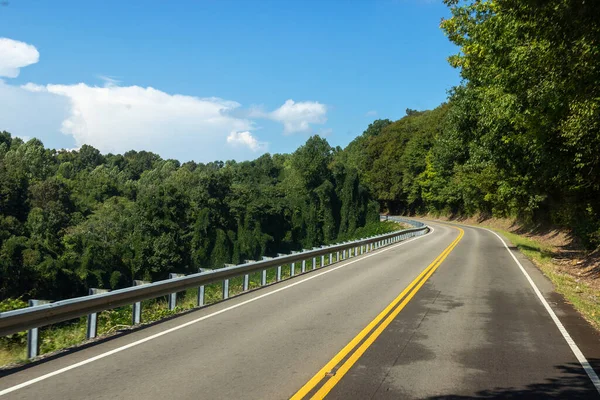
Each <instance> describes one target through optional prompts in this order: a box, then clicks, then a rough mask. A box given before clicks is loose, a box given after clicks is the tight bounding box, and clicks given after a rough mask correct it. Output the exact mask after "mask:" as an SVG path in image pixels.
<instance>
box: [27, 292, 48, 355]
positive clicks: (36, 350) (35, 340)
mask: <svg viewBox="0 0 600 400" xmlns="http://www.w3.org/2000/svg"><path fill="white" fill-rule="evenodd" d="M47 303H50V301H49V300H33V299H32V300H29V307H35V306H39V305H42V304H47ZM39 354H40V330H39V328H32V329H29V330H28V331H27V358H35V357H37V356H38V355H39Z"/></svg>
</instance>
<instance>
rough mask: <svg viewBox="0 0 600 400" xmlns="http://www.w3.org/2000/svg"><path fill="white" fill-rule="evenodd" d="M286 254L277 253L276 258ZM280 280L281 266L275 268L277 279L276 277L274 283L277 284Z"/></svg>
mask: <svg viewBox="0 0 600 400" xmlns="http://www.w3.org/2000/svg"><path fill="white" fill-rule="evenodd" d="M285 255H286V254H283V253H277V257H282V256H285ZM280 280H281V265H278V266H277V277H276V281H277V282H279V281H280Z"/></svg>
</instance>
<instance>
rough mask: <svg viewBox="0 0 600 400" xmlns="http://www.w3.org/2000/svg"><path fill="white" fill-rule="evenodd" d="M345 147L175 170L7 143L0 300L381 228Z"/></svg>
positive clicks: (142, 157)
mask: <svg viewBox="0 0 600 400" xmlns="http://www.w3.org/2000/svg"><path fill="white" fill-rule="evenodd" d="M340 151H341V149H339V148H332V147H331V146H330V145H329V144H328V143H327V141H326V140H324V139H322V138H320V137H318V136H313V137H311V138H310V139H308V141H307V142H306V144H305V145H304V146H301V147H300V148H298V149H297V151H296V152H294V153H293V154H285V155H273V156H271V155H270V154H265V155H263V156H261V157H259V158H258V159H256V160H254V161H248V162H235V161H228V162H213V163H208V164H197V163H195V162H187V163H184V164H180V163H179V162H178V161H176V160H163V159H161V158H160V157H159V156H158V155H156V154H153V153H149V152H145V151H140V152H136V151H129V152H127V153H125V154H123V155H120V154H117V155H115V154H106V155H103V154H101V153H100V152H99V151H98V150H97V149H95V148H93V147H91V146H88V145H84V146H82V147H81V148H80V149H79V150H77V151H66V150H60V151H57V150H51V149H46V148H45V147H44V146H43V144H42V143H41V142H40V141H39V140H37V139H31V140H29V141H27V142H24V141H23V140H21V139H19V138H16V137H12V136H11V135H10V134H9V133H7V132H2V133H1V134H0V210H1V214H0V243H1V246H0V276H2V280H1V283H0V298H1V299H10V298H13V299H14V298H21V299H27V298H50V299H55V300H56V299H62V298H68V297H73V296H77V295H86V294H87V290H88V288H91V287H98V288H119V287H126V286H130V285H131V283H132V280H134V279H144V280H152V281H154V280H158V279H165V278H167V276H168V274H169V273H170V272H176V273H194V272H198V269H199V268H201V267H204V268H219V267H222V266H223V264H224V263H240V262H243V261H244V260H246V259H260V257H261V256H263V255H275V254H277V253H278V252H280V253H284V252H289V251H291V250H300V249H302V248H311V247H312V246H317V245H321V244H326V243H332V242H335V241H338V240H343V239H346V238H348V237H350V236H352V235H358V234H362V235H363V236H367V234H369V233H374V232H370V231H369V229H372V230H377V229H380V228H381V227H379V226H378V225H377V222H378V221H379V214H378V211H379V210H378V206H377V203H376V202H375V201H373V200H371V199H370V197H369V195H368V192H367V190H366V189H365V188H364V186H363V185H361V184H360V182H359V180H358V173H357V171H356V170H355V169H352V168H348V167H347V166H345V165H343V164H341V163H339V162H336V161H335V155H336V153H338V152H340Z"/></svg>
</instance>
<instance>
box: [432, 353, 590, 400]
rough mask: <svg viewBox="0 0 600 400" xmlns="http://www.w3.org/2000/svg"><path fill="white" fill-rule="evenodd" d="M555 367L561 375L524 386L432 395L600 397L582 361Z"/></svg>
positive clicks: (436, 398)
mask: <svg viewBox="0 0 600 400" xmlns="http://www.w3.org/2000/svg"><path fill="white" fill-rule="evenodd" d="M589 362H590V364H591V365H598V364H600V359H591V360H589ZM555 368H556V370H557V371H559V372H560V376H557V377H555V378H549V379H547V380H546V381H545V382H540V383H533V384H530V385H527V386H525V387H522V388H512V387H508V388H493V389H487V390H480V391H478V392H476V394H475V395H458V394H448V395H441V396H434V397H429V398H428V399H430V400H442V399H448V400H459V399H460V400H465V399H577V400H579V399H600V393H599V392H598V390H597V389H596V388H595V387H594V385H593V384H592V381H591V380H590V378H589V377H588V375H587V374H586V373H585V371H584V370H583V368H582V367H581V365H579V363H568V364H564V365H558V366H556V367H555Z"/></svg>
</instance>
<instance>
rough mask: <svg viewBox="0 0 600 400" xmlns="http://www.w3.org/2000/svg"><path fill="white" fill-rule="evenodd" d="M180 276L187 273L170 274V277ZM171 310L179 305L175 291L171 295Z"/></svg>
mask: <svg viewBox="0 0 600 400" xmlns="http://www.w3.org/2000/svg"><path fill="white" fill-rule="evenodd" d="M180 276H185V274H173V273H170V274H169V279H173V278H179V277H180ZM168 303H169V311H173V310H174V309H175V307H177V292H173V293H171V294H170V295H169V301H168Z"/></svg>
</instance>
